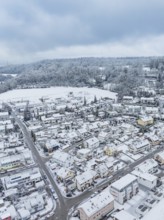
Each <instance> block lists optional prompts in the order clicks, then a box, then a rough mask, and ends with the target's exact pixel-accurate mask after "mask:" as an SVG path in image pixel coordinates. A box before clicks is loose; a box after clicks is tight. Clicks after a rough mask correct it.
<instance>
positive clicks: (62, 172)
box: [56, 167, 75, 181]
mask: <svg viewBox="0 0 164 220" xmlns="http://www.w3.org/2000/svg"><path fill="white" fill-rule="evenodd" d="M56 176H57V178H58V179H60V180H61V181H63V180H66V179H68V178H72V177H74V176H75V173H74V172H73V171H72V170H70V169H68V168H64V167H62V168H60V169H59V170H56Z"/></svg>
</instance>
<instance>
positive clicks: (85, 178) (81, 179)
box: [75, 170, 97, 191]
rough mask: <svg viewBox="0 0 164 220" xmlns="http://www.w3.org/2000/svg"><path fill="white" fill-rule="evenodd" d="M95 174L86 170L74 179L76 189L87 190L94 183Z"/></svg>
mask: <svg viewBox="0 0 164 220" xmlns="http://www.w3.org/2000/svg"><path fill="white" fill-rule="evenodd" d="M96 175H97V173H96V172H95V171H94V170H87V171H85V172H83V173H82V174H80V175H78V176H76V177H75V181H76V186H77V189H78V190H80V191H83V190H84V189H86V188H88V187H89V186H90V185H91V184H92V183H93V181H94V179H95V177H96Z"/></svg>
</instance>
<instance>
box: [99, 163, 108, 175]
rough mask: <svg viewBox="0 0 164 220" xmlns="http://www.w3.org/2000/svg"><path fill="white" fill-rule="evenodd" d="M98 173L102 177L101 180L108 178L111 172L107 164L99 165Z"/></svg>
mask: <svg viewBox="0 0 164 220" xmlns="http://www.w3.org/2000/svg"><path fill="white" fill-rule="evenodd" d="M97 172H98V174H99V175H100V177H101V178H104V177H107V176H108V174H109V170H108V167H107V166H106V164H103V163H102V164H99V165H98V166H97Z"/></svg>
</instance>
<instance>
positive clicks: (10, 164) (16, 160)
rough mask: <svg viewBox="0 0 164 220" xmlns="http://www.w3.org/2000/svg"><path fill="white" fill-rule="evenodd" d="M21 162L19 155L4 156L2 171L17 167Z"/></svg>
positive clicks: (1, 163)
mask: <svg viewBox="0 0 164 220" xmlns="http://www.w3.org/2000/svg"><path fill="white" fill-rule="evenodd" d="M21 162H22V161H21V157H20V156H19V155H12V156H7V157H3V158H1V160H0V171H4V170H9V169H13V168H16V167H18V166H20V165H21Z"/></svg>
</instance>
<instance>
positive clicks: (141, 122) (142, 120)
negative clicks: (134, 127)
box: [137, 116, 154, 126]
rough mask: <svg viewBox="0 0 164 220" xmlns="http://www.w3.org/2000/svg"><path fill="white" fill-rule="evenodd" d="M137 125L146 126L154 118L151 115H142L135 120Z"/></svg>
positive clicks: (152, 121) (150, 123)
mask: <svg viewBox="0 0 164 220" xmlns="http://www.w3.org/2000/svg"><path fill="white" fill-rule="evenodd" d="M137 123H138V125H141V126H147V125H152V124H153V123H154V119H153V118H152V117H151V116H143V117H140V118H139V119H138V120H137Z"/></svg>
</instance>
